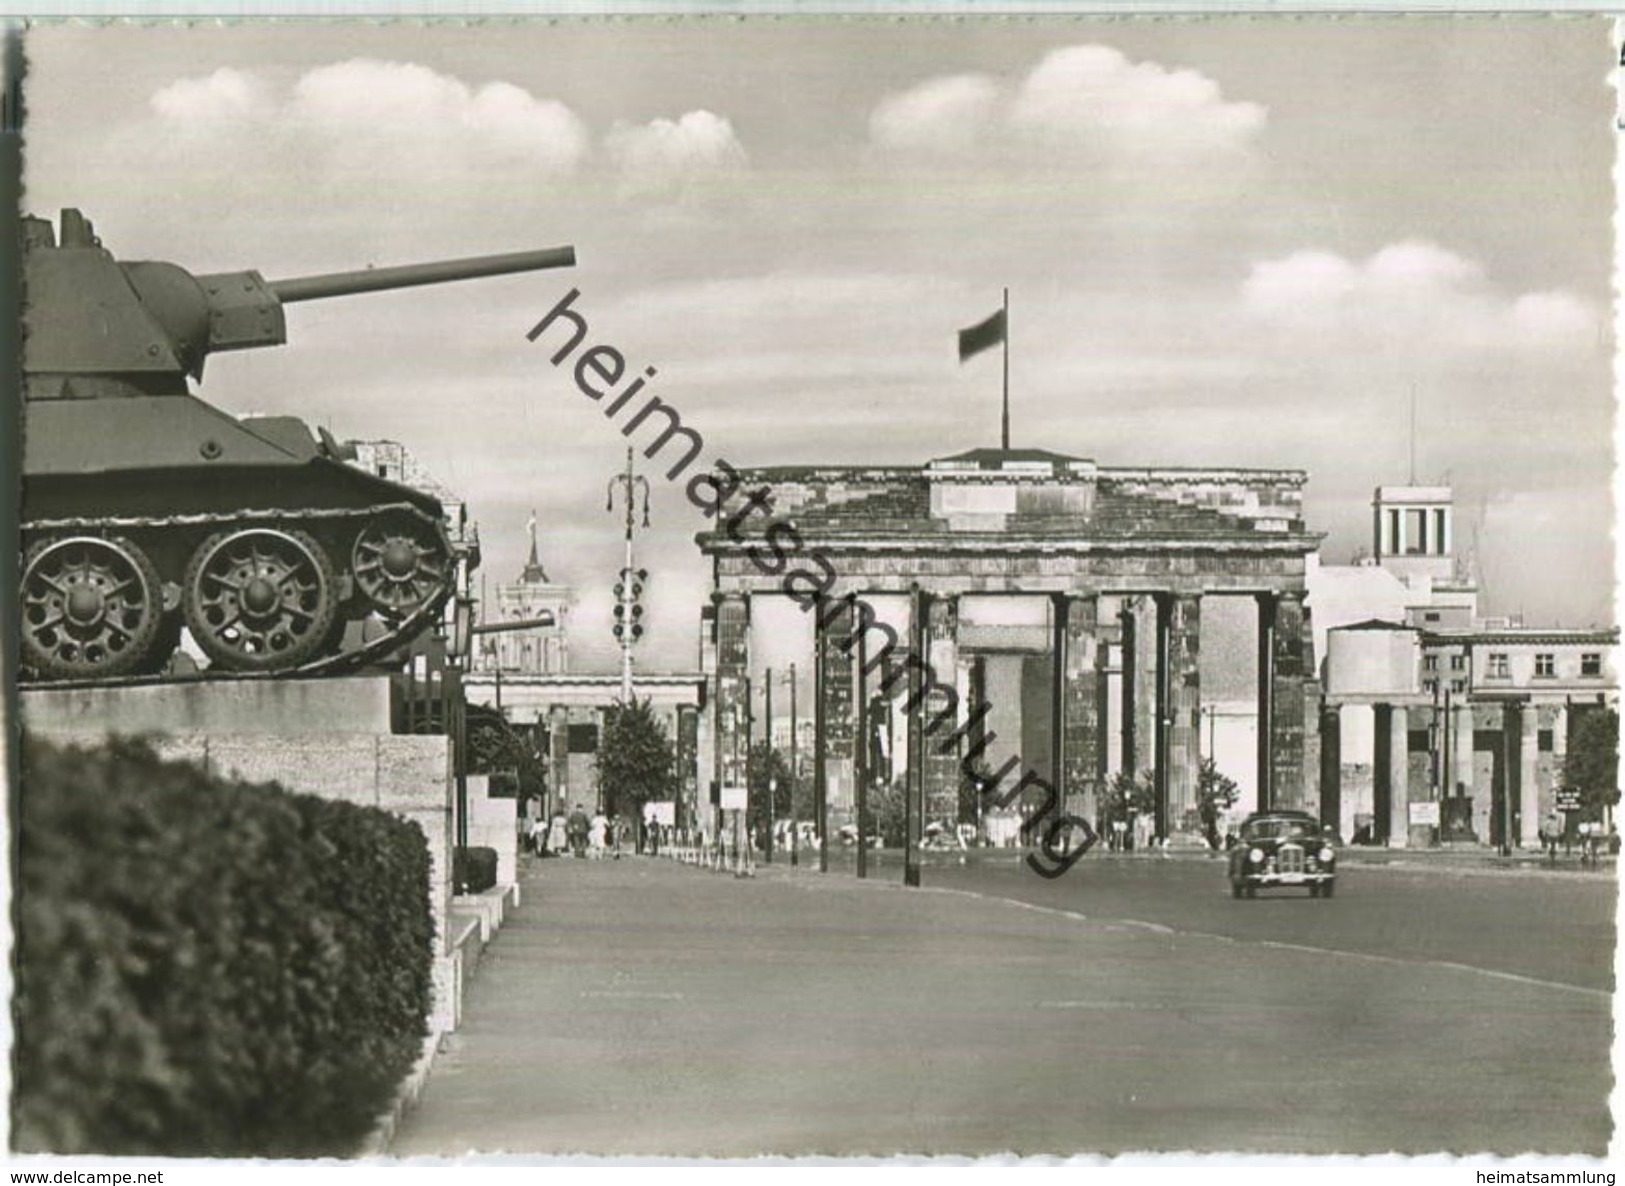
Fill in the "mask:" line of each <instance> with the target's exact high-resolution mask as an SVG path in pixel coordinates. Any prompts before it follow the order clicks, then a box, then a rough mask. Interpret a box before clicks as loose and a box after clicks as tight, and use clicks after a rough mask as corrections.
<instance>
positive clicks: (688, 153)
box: [604, 111, 747, 197]
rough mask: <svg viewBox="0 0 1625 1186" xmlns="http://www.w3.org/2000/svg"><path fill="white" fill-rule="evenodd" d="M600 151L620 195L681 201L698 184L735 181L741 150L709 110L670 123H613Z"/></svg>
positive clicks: (741, 162) (743, 160) (726, 125)
mask: <svg viewBox="0 0 1625 1186" xmlns="http://www.w3.org/2000/svg"><path fill="white" fill-rule="evenodd" d="M604 152H605V154H606V156H607V157H608V158H609V160H610V162H611V163H612V164H613V165H614V166H615V168H616V169H617V170H618V171H619V173H620V178H619V182H618V185H619V189H620V192H621V194H622V195H623V196H629V197H631V196H637V197H644V196H687V195H690V194H692V193H694V192H695V190H696V187H697V186H698V185H700V184H702V183H714V182H716V181H719V180H727V179H729V178H731V177H733V176H736V175H737V174H738V173H739V172H740V171H741V170H743V169H744V168H745V165H746V163H747V158H746V155H745V147H744V145H742V144H741V143H740V142H739V137H738V136H736V135H735V134H734V129H733V125H732V124H731V123H729V122H728V120H727V119H725V118H723V117H722V116H720V115H715V114H713V113H712V112H709V111H690V112H688V113H686V114H685V115H683V116H681V117H679V118H678V119H675V120H670V119H656V120H651V121H650V122H649V123H646V124H627V123H617V124H616V125H615V126H614V127H612V128H611V129H610V130H609V132H608V133H606V134H605V136H604Z"/></svg>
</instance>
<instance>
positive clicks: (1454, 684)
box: [1450, 679, 1467, 696]
mask: <svg viewBox="0 0 1625 1186" xmlns="http://www.w3.org/2000/svg"><path fill="white" fill-rule="evenodd" d="M1450 690H1451V691H1452V692H1453V693H1455V694H1456V695H1457V696H1459V695H1461V694H1462V693H1463V692H1465V691H1466V690H1467V681H1466V680H1464V679H1453V680H1451V681H1450Z"/></svg>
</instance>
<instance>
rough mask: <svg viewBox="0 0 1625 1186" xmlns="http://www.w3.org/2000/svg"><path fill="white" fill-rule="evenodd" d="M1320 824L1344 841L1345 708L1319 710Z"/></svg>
mask: <svg viewBox="0 0 1625 1186" xmlns="http://www.w3.org/2000/svg"><path fill="white" fill-rule="evenodd" d="M1320 822H1321V823H1323V824H1327V825H1330V826H1331V827H1332V828H1333V829H1335V830H1336V831H1337V833H1338V834H1339V835H1341V836H1342V837H1343V838H1344V839H1345V840H1347V839H1349V834H1348V833H1347V832H1345V831H1344V830H1343V706H1342V705H1340V704H1326V705H1322V706H1321V710H1320Z"/></svg>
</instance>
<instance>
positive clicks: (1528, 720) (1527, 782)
mask: <svg viewBox="0 0 1625 1186" xmlns="http://www.w3.org/2000/svg"><path fill="white" fill-rule="evenodd" d="M1519 708H1520V709H1521V711H1522V722H1521V727H1522V736H1521V739H1520V740H1521V742H1522V744H1520V745H1519V747H1518V751H1519V752H1518V780H1519V788H1518V789H1519V797H1518V813H1519V819H1518V830H1517V831H1516V832H1515V833H1514V834H1513V840H1514V843H1516V844H1517V845H1518V846H1519V847H1520V848H1539V847H1540V710H1539V709H1538V708H1536V707H1535V706H1534V705H1533V704H1523V705H1519Z"/></svg>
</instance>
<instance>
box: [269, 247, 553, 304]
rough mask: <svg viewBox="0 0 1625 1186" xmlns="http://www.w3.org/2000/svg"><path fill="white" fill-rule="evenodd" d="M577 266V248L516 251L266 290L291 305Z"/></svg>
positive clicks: (275, 284) (332, 275)
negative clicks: (363, 293)
mask: <svg viewBox="0 0 1625 1186" xmlns="http://www.w3.org/2000/svg"><path fill="white" fill-rule="evenodd" d="M575 262H576V252H575V248H574V247H550V248H547V249H545V250H542V251H513V252H509V253H507V254H505V255H476V256H472V257H469V258H467V259H448V260H437V261H434V262H432V263H422V264H402V265H400V266H399V267H390V268H365V269H362V270H360V271H353V272H329V273H327V274H326V275H322V276H295V277H292V278H290V279H287V280H269V281H267V282H266V287H267V288H269V289H270V290H271V293H272V294H273V295H274V296H275V297H276V298H277V300H279V301H281V302H282V303H283V304H289V303H291V302H293V301H318V300H322V299H324V298H327V297H339V296H350V295H353V294H355V293H362V292H382V291H384V290H385V289H390V288H412V287H415V286H417V285H419V284H448V283H451V282H453V281H457V280H473V279H477V278H478V277H481V276H506V275H510V274H511V273H514V272H539V271H542V270H544V269H547V268H570V267H574V266H575Z"/></svg>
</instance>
